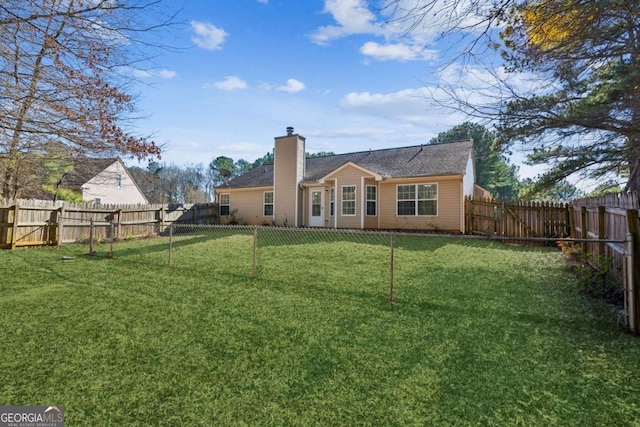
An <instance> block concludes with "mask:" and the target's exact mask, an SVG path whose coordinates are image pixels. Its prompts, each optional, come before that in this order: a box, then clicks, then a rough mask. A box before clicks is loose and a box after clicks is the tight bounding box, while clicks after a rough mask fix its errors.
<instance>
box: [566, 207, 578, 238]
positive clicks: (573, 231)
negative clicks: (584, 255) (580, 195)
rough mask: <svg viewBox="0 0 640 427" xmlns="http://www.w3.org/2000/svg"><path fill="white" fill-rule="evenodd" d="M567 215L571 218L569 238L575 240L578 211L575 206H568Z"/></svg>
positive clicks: (569, 220) (568, 222)
mask: <svg viewBox="0 0 640 427" xmlns="http://www.w3.org/2000/svg"><path fill="white" fill-rule="evenodd" d="M567 212H568V213H567V215H568V216H569V218H568V221H567V224H568V225H569V237H572V238H575V237H577V236H576V216H575V215H576V210H575V209H574V208H573V205H567Z"/></svg>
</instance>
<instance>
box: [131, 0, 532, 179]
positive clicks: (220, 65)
mask: <svg viewBox="0 0 640 427" xmlns="http://www.w3.org/2000/svg"><path fill="white" fill-rule="evenodd" d="M377 4H378V2H373V1H365V0H304V1H302V0H233V1H230V0H207V1H193V0H191V1H182V0H181V1H178V0H170V1H167V2H166V7H167V8H168V9H170V10H172V9H175V10H178V9H181V11H180V13H179V15H178V20H180V21H181V22H182V23H183V24H181V25H178V26H175V27H173V28H172V29H171V30H170V33H169V34H166V36H167V37H168V38H172V39H170V40H167V43H169V44H171V45H172V46H178V47H180V49H175V50H174V51H167V52H163V53H162V54H161V55H160V56H158V57H157V58H155V60H154V67H153V68H151V69H148V70H146V71H145V72H139V73H138V76H139V78H140V80H141V81H143V82H144V83H148V86H147V85H141V86H140V88H141V89H140V99H139V101H138V107H139V109H140V114H141V115H142V116H144V117H143V118H142V119H140V120H139V121H138V122H137V123H136V125H137V127H138V128H139V129H138V130H139V131H140V132H143V133H153V134H154V137H155V140H156V141H157V142H158V143H160V144H162V145H163V146H164V148H165V151H164V154H163V156H162V159H161V160H162V161H165V162H168V163H175V164H178V165H185V164H188V163H203V164H205V165H206V164H208V163H209V162H210V161H211V160H212V159H214V158H215V157H217V156H221V155H224V156H229V157H232V158H233V159H234V160H238V159H240V158H243V159H245V160H248V161H253V160H255V159H256V158H258V157H261V156H263V155H264V154H265V153H267V152H269V151H271V150H272V148H273V138H274V137H276V136H282V135H284V134H285V128H286V127H287V126H293V127H294V128H295V131H296V133H299V134H301V135H303V136H305V137H306V141H307V145H306V148H307V151H309V152H318V151H333V152H336V153H345V152H352V151H360V150H368V149H370V148H371V149H379V148H387V147H400V146H408V145H416V144H421V143H426V142H428V141H429V139H431V138H432V137H434V136H436V135H437V134H438V133H439V132H443V131H446V130H448V129H450V128H451V127H453V126H455V125H457V124H460V123H462V122H463V121H465V120H466V119H467V118H466V117H465V116H464V115H463V114H461V113H459V112H454V111H452V110H449V111H445V110H443V109H442V108H440V107H437V106H435V105H434V104H433V103H432V102H431V101H430V100H429V99H428V95H429V94H432V95H435V96H436V97H438V96H441V95H442V93H441V90H440V89H439V88H438V84H439V82H440V81H441V79H442V78H443V73H438V71H437V70H438V69H439V67H440V66H441V65H442V64H443V63H445V62H446V61H448V60H450V58H449V56H450V48H451V46H450V43H449V42H448V41H447V40H438V37H437V34H438V30H441V29H443V28H442V27H438V26H437V25H436V26H432V27H431V28H429V29H428V30H424V31H418V32H414V33H412V34H410V35H407V34H406V32H405V31H403V29H402V28H394V26H393V25H388V24H387V25H384V23H385V22H386V21H387V20H388V18H389V16H388V15H386V13H385V12H384V11H380V10H377V9H376V6H377ZM458 71H459V68H456V67H455V65H452V66H450V67H448V69H447V72H445V73H444V74H447V73H449V77H451V76H452V75H453V77H455V78H460V77H461V75H460V74H459V73H458ZM478 73H480V71H479V72H478ZM463 78H464V79H465V80H466V81H465V84H470V82H469V79H473V78H478V74H475V75H473V76H472V75H471V74H465V76H463ZM532 174H533V172H532V171H530V168H527V167H525V166H522V167H521V173H520V175H521V176H531V175H532Z"/></svg>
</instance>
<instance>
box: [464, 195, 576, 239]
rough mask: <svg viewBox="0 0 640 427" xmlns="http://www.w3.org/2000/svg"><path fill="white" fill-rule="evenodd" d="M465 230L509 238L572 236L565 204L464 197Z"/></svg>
mask: <svg viewBox="0 0 640 427" xmlns="http://www.w3.org/2000/svg"><path fill="white" fill-rule="evenodd" d="M465 214H466V232H467V233H468V234H482V235H491V236H496V235H497V236H508V237H525V238H528V237H566V236H569V235H571V225H570V208H569V205H568V204H566V203H558V202H523V201H500V200H493V199H473V198H467V199H466V200H465Z"/></svg>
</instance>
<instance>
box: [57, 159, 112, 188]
mask: <svg viewBox="0 0 640 427" xmlns="http://www.w3.org/2000/svg"><path fill="white" fill-rule="evenodd" d="M117 161H118V159H117V158H116V157H111V158H104V159H96V158H90V157H83V158H77V159H74V161H73V170H72V171H71V172H69V173H68V174H67V175H66V176H65V177H64V179H63V181H62V184H63V185H64V186H67V187H80V186H82V185H83V184H86V183H87V182H88V181H89V180H90V179H91V178H93V177H94V176H96V175H98V174H99V173H100V172H102V171H103V170H105V169H106V168H108V167H109V166H111V165H112V164H114V163H115V162H117Z"/></svg>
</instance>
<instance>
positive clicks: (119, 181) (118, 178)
mask: <svg viewBox="0 0 640 427" xmlns="http://www.w3.org/2000/svg"><path fill="white" fill-rule="evenodd" d="M114 184H115V186H116V188H120V187H122V175H120V174H119V173H117V174H116V179H115V182H114Z"/></svg>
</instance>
